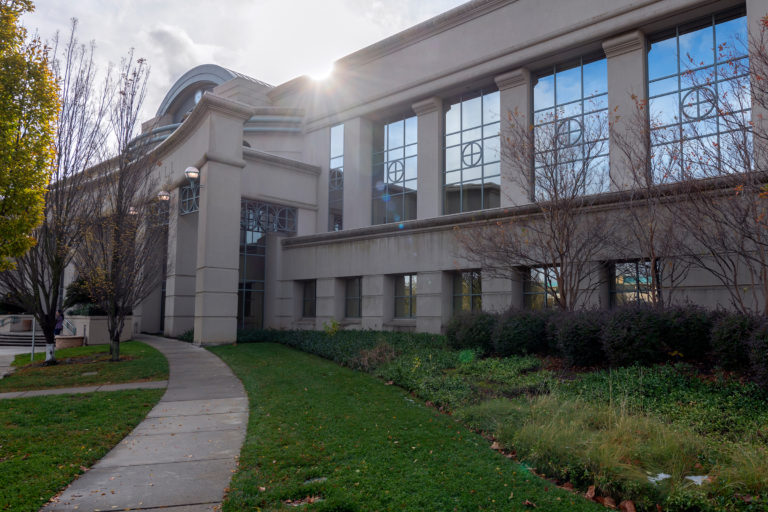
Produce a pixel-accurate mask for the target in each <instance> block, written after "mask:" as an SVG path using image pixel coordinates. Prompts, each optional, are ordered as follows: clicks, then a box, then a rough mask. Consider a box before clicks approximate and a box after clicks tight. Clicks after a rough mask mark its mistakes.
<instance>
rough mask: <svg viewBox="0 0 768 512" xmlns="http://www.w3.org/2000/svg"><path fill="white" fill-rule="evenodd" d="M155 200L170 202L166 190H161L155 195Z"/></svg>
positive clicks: (168, 193)
mask: <svg viewBox="0 0 768 512" xmlns="http://www.w3.org/2000/svg"><path fill="white" fill-rule="evenodd" d="M157 199H158V200H160V201H170V200H171V193H170V192H168V191H167V190H161V191H160V192H158V193H157Z"/></svg>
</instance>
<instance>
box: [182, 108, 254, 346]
mask: <svg viewBox="0 0 768 512" xmlns="http://www.w3.org/2000/svg"><path fill="white" fill-rule="evenodd" d="M203 98H204V100H201V103H202V107H207V108H208V112H207V113H206V115H207V118H206V119H205V120H204V122H207V123H208V129H209V134H210V135H209V145H208V149H207V151H206V152H205V160H204V163H203V164H202V165H200V166H199V168H200V211H199V212H198V213H197V217H198V226H197V270H196V273H195V277H196V281H195V344H198V345H199V344H216V343H231V342H233V341H235V340H236V338H237V282H238V275H239V267H240V261H239V247H240V188H241V180H242V176H241V174H242V170H243V168H244V167H245V161H243V153H242V152H243V148H242V138H243V137H242V136H243V122H244V121H245V120H246V119H248V118H249V117H250V116H251V110H250V109H247V108H245V106H243V105H241V104H239V103H235V102H230V101H226V100H222V99H220V98H210V95H205V96H204V97H203ZM203 101H205V103H203ZM197 108H201V105H200V104H198V107H197Z"/></svg>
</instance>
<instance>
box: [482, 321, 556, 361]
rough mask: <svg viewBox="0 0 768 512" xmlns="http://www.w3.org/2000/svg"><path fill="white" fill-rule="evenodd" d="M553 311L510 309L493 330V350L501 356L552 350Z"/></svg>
mask: <svg viewBox="0 0 768 512" xmlns="http://www.w3.org/2000/svg"><path fill="white" fill-rule="evenodd" d="M552 316H553V313H552V312H551V311H546V310H544V311H514V310H513V311H509V312H507V313H506V314H504V315H502V316H501V318H499V321H498V323H497V324H496V329H495V330H494V331H493V352H494V354H496V355H497V356H500V357H509V356H513V355H526V354H540V355H548V354H550V353H551V352H552V343H551V341H550V336H549V334H550V329H549V322H550V320H551V318H552Z"/></svg>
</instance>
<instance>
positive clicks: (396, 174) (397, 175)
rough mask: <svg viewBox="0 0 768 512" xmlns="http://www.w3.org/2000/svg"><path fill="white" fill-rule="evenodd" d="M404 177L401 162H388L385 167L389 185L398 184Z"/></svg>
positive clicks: (403, 166) (403, 165) (403, 167)
mask: <svg viewBox="0 0 768 512" xmlns="http://www.w3.org/2000/svg"><path fill="white" fill-rule="evenodd" d="M404 177H405V164H403V161H402V160H395V161H393V162H389V164H388V165H387V180H388V182H389V183H399V182H401V181H403V178H404Z"/></svg>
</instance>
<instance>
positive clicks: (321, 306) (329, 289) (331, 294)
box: [315, 277, 341, 325]
mask: <svg viewBox="0 0 768 512" xmlns="http://www.w3.org/2000/svg"><path fill="white" fill-rule="evenodd" d="M336 281H337V279H335V278H333V277H328V278H324V279H318V280H317V288H316V295H315V298H316V300H317V303H316V304H317V307H316V313H315V318H316V319H317V320H316V321H317V324H318V325H323V323H326V324H330V322H331V320H332V319H335V320H336V321H339V320H341V318H339V317H338V316H336V315H337V311H336Z"/></svg>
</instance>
